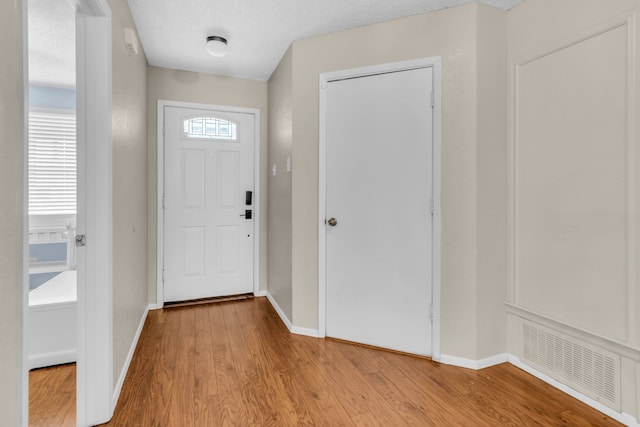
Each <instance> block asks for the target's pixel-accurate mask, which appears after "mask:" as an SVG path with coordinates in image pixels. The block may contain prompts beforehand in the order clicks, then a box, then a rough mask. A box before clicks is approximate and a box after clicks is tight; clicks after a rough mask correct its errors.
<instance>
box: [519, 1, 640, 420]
mask: <svg viewBox="0 0 640 427" xmlns="http://www.w3.org/2000/svg"><path fill="white" fill-rule="evenodd" d="M639 8H640V1H638V0H619V1H615V2H611V1H608V0H587V1H583V0H566V1H562V2H557V1H553V0H527V1H525V2H523V3H522V4H520V5H519V6H517V7H516V8H514V9H513V10H512V11H510V12H509V14H508V40H509V42H508V61H509V73H510V80H511V82H510V89H509V100H510V102H511V105H510V107H509V109H510V111H509V127H510V134H509V146H510V150H511V153H512V156H513V157H512V159H513V160H512V162H511V168H510V173H509V175H508V180H509V185H510V192H509V206H510V209H511V210H510V212H509V218H508V219H509V221H510V224H511V225H510V228H509V230H510V232H509V241H510V242H511V243H510V249H509V256H510V258H509V260H510V261H509V263H508V266H507V267H508V272H509V274H508V284H509V287H508V290H509V300H510V302H511V303H512V304H513V305H514V307H515V308H513V309H510V312H511V313H510V315H509V317H508V322H509V338H508V340H509V342H508V345H509V351H510V352H511V353H513V354H515V355H518V356H521V354H522V353H523V350H522V347H521V346H522V344H521V342H522V340H524V339H525V334H524V333H522V332H521V330H522V329H521V326H522V322H527V323H530V324H531V323H535V324H543V325H547V326H548V327H550V328H551V330H552V332H553V333H565V334H567V335H569V336H572V337H576V338H578V339H579V344H580V345H596V346H597V347H596V348H601V349H605V350H607V351H610V352H612V354H613V356H612V357H613V358H614V359H616V358H618V357H619V358H620V361H621V374H620V377H621V385H620V386H619V387H620V388H619V389H618V390H617V391H619V393H620V406H619V407H615V405H610V406H612V407H614V409H622V412H626V413H628V414H631V415H632V416H635V417H638V416H639V415H640V402H639V401H640V375H639V373H640V364H638V360H640V346H639V345H640V325H639V320H640V299H639V298H640V286H638V273H637V271H638V270H639V267H640V265H639V261H638V260H639V258H638V229H639V225H640V224H639V223H638V210H639V207H640V206H639V205H638V203H639V200H640V198H639V197H638V194H639V193H638V190H637V189H638V188H640V181H639V178H638V167H639V164H640V163H639V160H640V157H639V153H640V149H639V147H638V139H637V135H638V134H637V131H636V128H637V126H638V123H639V121H638V119H639V117H638V112H639V111H640V110H638V109H637V107H636V105H637V101H638V99H639V95H640V93H639V92H638V90H639V88H640V80H639V79H640V75H639V74H638V69H637V65H636V64H637V60H638V53H639V51H638V47H639V46H640V38H639V34H638V30H637V22H636V19H637V12H638V9H639ZM541 23H544V24H543V25H541ZM532 313H533V314H532ZM621 344H622V346H621ZM575 368H576V369H577V368H579V366H576V367H575ZM552 376H555V374H553V375H552ZM557 379H558V380H559V381H561V382H565V383H566V381H565V379H562V378H557ZM603 403H605V404H608V405H609V403H606V402H604V401H603Z"/></svg>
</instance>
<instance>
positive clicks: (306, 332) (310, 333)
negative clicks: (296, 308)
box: [264, 291, 320, 338]
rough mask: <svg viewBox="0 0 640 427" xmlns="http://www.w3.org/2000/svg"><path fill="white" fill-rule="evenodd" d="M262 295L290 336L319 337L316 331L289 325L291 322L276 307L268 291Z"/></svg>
mask: <svg viewBox="0 0 640 427" xmlns="http://www.w3.org/2000/svg"><path fill="white" fill-rule="evenodd" d="M264 293H265V296H266V297H267V299H268V300H269V302H270V303H271V306H272V307H273V309H274V310H275V311H276V313H278V316H280V319H281V320H282V323H284V325H285V326H286V327H287V329H288V330H289V332H291V333H292V334H296V335H304V336H307V337H313V338H319V337H320V334H319V332H318V330H317V329H310V328H302V327H300V326H294V325H293V324H292V323H291V320H289V318H288V317H287V316H286V315H285V314H284V311H282V309H281V308H280V306H279V305H278V303H277V301H276V299H275V298H274V297H273V295H271V293H270V292H269V291H265V292H264Z"/></svg>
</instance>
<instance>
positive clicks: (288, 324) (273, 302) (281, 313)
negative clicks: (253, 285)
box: [266, 291, 293, 332]
mask: <svg viewBox="0 0 640 427" xmlns="http://www.w3.org/2000/svg"><path fill="white" fill-rule="evenodd" d="M266 297H267V299H268V300H269V302H270V303H271V307H273V309H274V310H275V311H276V313H278V316H280V320H282V323H284V325H285V326H286V327H287V329H288V330H289V332H291V329H293V325H292V324H291V320H289V318H288V317H287V315H286V314H284V311H282V309H281V308H280V306H279V305H278V303H277V302H276V299H275V298H274V297H273V295H271V293H270V292H269V291H266Z"/></svg>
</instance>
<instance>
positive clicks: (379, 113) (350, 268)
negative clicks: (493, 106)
mask: <svg viewBox="0 0 640 427" xmlns="http://www.w3.org/2000/svg"><path fill="white" fill-rule="evenodd" d="M432 85H433V77H432V69H431V68H420V69H414V70H408V71H401V72H392V73H386V74H377V75H372V76H366V77H360V78H351V79H345V80H339V81H332V82H329V83H328V84H327V89H326V90H327V93H326V161H327V163H326V177H327V182H326V218H327V219H328V223H327V225H326V252H327V253H326V334H327V336H331V337H334V338H339V339H344V340H349V341H354V342H360V343H364V344H369V345H373V346H378V347H384V348H390V349H394V350H398V351H403V352H408V353H414V354H421V355H430V354H431V319H430V304H431V301H432V295H431V288H432V277H431V274H432V253H431V252H432V215H431V199H432V187H433V186H432V168H433V162H432V145H433V136H432V129H433V115H432V104H431V91H432ZM333 219H335V222H334V221H333ZM332 224H334V225H332Z"/></svg>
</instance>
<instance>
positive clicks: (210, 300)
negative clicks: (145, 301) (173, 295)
mask: <svg viewBox="0 0 640 427" xmlns="http://www.w3.org/2000/svg"><path fill="white" fill-rule="evenodd" d="M248 299H253V294H251V293H249V294H240V295H225V296H221V297H210V298H196V299H190V300H186V301H172V302H165V303H164V305H163V306H162V308H177V307H188V306H192V305H202V304H212V303H215V302H227V301H242V300H248Z"/></svg>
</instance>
